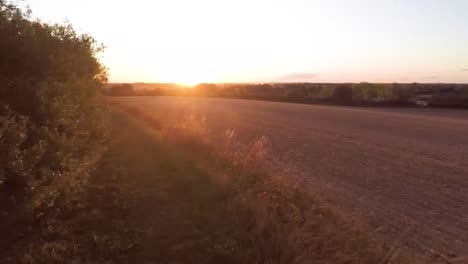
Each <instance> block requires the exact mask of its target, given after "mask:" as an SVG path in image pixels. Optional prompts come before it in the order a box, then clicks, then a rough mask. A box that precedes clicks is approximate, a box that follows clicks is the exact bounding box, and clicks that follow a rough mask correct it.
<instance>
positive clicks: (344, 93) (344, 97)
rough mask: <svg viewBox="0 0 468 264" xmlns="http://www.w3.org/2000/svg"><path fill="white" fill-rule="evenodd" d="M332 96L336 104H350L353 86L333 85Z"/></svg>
mask: <svg viewBox="0 0 468 264" xmlns="http://www.w3.org/2000/svg"><path fill="white" fill-rule="evenodd" d="M332 98H333V100H334V101H335V102H336V103H338V104H345V105H349V104H352V103H353V88H352V87H351V86H350V85H347V84H340V85H338V86H337V87H335V90H334V91H333V96H332Z"/></svg>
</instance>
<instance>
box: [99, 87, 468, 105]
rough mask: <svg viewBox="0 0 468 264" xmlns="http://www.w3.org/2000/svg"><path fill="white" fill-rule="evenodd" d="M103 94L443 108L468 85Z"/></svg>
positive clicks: (466, 94)
mask: <svg viewBox="0 0 468 264" xmlns="http://www.w3.org/2000/svg"><path fill="white" fill-rule="evenodd" d="M105 94H107V95H111V96H130V95H133V96H203V97H222V98H239V99H254V100H268V101H282V102H297V103H317V104H339V105H356V106H410V105H414V102H415V100H417V98H418V96H421V95H432V96H433V98H432V100H433V101H434V102H435V101H436V100H438V99H437V98H439V97H438V96H442V97H443V98H444V105H446V106H463V105H468V84H420V83H409V84H400V83H390V84H380V83H344V84H343V83H341V84H337V83H267V84H199V85H197V86H195V87H193V88H184V87H182V86H178V85H175V84H145V83H135V84H113V85H110V86H109V87H108V88H107V89H106V90H105ZM434 105H435V103H434ZM440 105H442V104H440Z"/></svg>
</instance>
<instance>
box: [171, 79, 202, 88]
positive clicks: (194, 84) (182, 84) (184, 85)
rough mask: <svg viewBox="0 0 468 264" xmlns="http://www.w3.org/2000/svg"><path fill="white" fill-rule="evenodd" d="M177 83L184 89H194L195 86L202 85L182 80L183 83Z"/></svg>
mask: <svg viewBox="0 0 468 264" xmlns="http://www.w3.org/2000/svg"><path fill="white" fill-rule="evenodd" d="M175 83H177V84H178V85H180V86H183V87H187V88H193V87H195V86H197V84H200V83H201V82H200V81H196V80H188V79H187V80H182V81H176V82H175Z"/></svg>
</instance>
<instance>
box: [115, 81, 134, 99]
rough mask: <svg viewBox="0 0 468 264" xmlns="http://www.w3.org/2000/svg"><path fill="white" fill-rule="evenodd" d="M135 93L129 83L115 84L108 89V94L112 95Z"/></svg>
mask: <svg viewBox="0 0 468 264" xmlns="http://www.w3.org/2000/svg"><path fill="white" fill-rule="evenodd" d="M133 94H135V90H134V88H133V86H132V85H131V84H128V83H123V84H115V85H113V86H112V87H111V88H110V90H109V95H113V96H129V95H133Z"/></svg>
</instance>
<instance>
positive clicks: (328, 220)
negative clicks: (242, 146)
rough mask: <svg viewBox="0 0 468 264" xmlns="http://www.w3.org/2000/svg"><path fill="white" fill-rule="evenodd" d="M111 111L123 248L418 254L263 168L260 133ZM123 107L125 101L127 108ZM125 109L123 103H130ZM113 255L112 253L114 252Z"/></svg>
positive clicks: (248, 258) (161, 252) (213, 255)
mask: <svg viewBox="0 0 468 264" xmlns="http://www.w3.org/2000/svg"><path fill="white" fill-rule="evenodd" d="M119 109H120V110H115V111H114V112H113V118H112V119H113V120H112V123H113V144H112V145H111V149H110V150H109V153H108V155H107V156H108V158H107V163H108V164H109V165H111V166H104V167H101V168H100V170H99V171H98V174H100V175H108V176H109V175H114V174H115V173H116V166H118V169H117V171H118V175H121V178H122V179H123V181H125V184H120V187H119V188H122V186H127V187H126V188H127V189H126V190H125V194H126V195H125V197H126V199H127V201H131V202H129V203H128V204H129V210H128V212H129V214H128V215H127V216H126V217H127V218H125V222H126V226H130V227H131V228H132V232H133V233H132V234H134V235H132V236H134V238H135V239H132V240H131V242H128V243H127V244H128V245H127V246H126V247H124V248H126V249H127V251H126V252H125V254H126V256H127V257H126V258H127V259H132V261H134V262H137V263H139V262H148V261H149V262H150V263H152V262H154V263H415V262H416V260H415V259H414V258H410V257H408V256H406V255H404V254H402V253H400V252H399V251H398V249H397V248H394V247H390V246H388V245H385V244H384V243H382V242H381V241H379V240H377V239H376V238H375V237H373V236H372V235H371V234H370V233H368V232H367V231H366V230H365V228H363V227H360V226H359V225H354V224H352V223H350V222H349V221H344V218H343V217H342V216H340V215H339V212H336V211H335V210H334V209H332V208H330V207H329V206H328V205H327V204H325V203H323V202H322V201H321V200H320V198H319V197H318V196H317V195H316V194H315V193H314V192H313V191H311V190H309V189H308V188H306V187H304V186H299V185H298V184H297V183H296V182H293V181H288V180H286V179H284V178H281V177H274V176H272V175H268V174H266V173H265V172H264V171H263V170H262V169H261V164H260V163H261V159H262V155H263V151H264V146H263V143H262V142H263V141H264V139H260V140H258V141H256V142H253V143H252V145H251V146H250V148H249V149H248V150H247V151H246V152H240V151H237V150H236V149H235V148H233V147H232V145H234V143H233V141H234V140H233V133H232V132H228V133H227V134H226V142H225V144H224V145H223V147H222V148H221V149H219V148H218V149H217V148H215V147H213V146H210V145H209V144H207V142H206V141H204V140H203V139H202V138H200V135H201V133H202V132H200V131H201V130H202V129H201V128H200V125H193V120H194V118H193V117H191V118H189V119H188V120H190V123H191V124H188V123H187V120H186V121H183V120H180V122H178V123H177V124H178V125H174V123H172V125H171V126H170V129H166V128H165V124H164V122H161V121H160V120H154V119H152V118H151V117H150V116H148V115H146V114H145V113H144V112H143V111H141V110H139V109H134V108H128V107H123V106H120V107H119ZM122 110H124V111H122ZM124 112H125V113H124ZM112 259H113V258H109V260H112Z"/></svg>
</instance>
